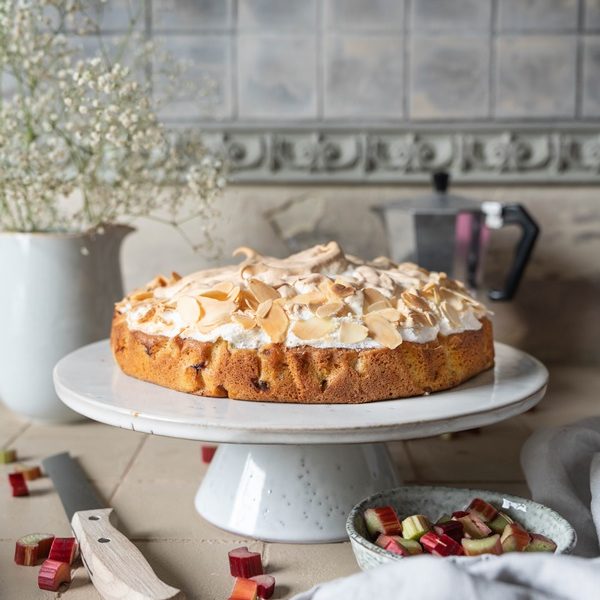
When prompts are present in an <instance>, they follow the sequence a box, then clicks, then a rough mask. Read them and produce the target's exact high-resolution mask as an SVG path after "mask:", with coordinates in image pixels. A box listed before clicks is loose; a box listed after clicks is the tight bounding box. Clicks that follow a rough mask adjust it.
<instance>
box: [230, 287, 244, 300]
mask: <svg viewBox="0 0 600 600" xmlns="http://www.w3.org/2000/svg"><path fill="white" fill-rule="evenodd" d="M240 289H241V288H240V286H239V285H234V286H233V287H232V288H231V289H230V290H229V292H228V293H227V299H228V300H233V301H234V302H237V300H238V298H239V295H240Z"/></svg>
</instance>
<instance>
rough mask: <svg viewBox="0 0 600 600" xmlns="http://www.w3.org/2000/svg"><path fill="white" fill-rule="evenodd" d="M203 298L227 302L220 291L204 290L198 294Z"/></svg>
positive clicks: (225, 295)
mask: <svg viewBox="0 0 600 600" xmlns="http://www.w3.org/2000/svg"><path fill="white" fill-rule="evenodd" d="M199 295H200V296H202V297H203V298H212V299H213V300H221V301H222V300H227V294H226V293H225V292H223V291H221V290H217V289H215V288H213V289H212V290H206V291H205V292H200V294H199Z"/></svg>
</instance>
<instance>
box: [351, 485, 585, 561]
mask: <svg viewBox="0 0 600 600" xmlns="http://www.w3.org/2000/svg"><path fill="white" fill-rule="evenodd" d="M476 497H478V498H483V499H484V500H487V501H488V502H491V503H492V504H493V505H494V506H496V507H498V508H501V510H502V511H503V512H505V513H506V514H508V515H509V516H510V517H512V518H513V519H514V520H515V521H518V522H519V523H521V524H522V525H523V526H524V527H525V528H526V529H527V530H528V531H532V532H535V533H541V534H542V535H545V536H547V537H549V538H551V539H553V540H554V541H555V542H556V544H557V549H556V552H557V553H559V554H569V553H570V552H572V550H573V548H574V547H575V543H576V541H577V535H576V534H575V530H574V529H573V527H571V525H570V524H569V523H568V522H567V521H566V520H565V519H563V518H562V517H561V516H560V515H559V514H558V513H557V512H555V511H553V510H551V509H550V508H548V507H547V506H543V505H541V504H538V503H537V502H533V501H532V500H526V499H525V498H519V497H518V496H511V495H509V494H501V493H499V492H491V491H487V490H471V489H466V488H447V487H433V486H427V485H406V486H402V487H398V488H395V489H393V490H387V491H385V492H380V493H378V494H375V495H373V496H369V497H368V498H365V499H364V500H363V501H362V502H360V503H359V504H357V505H356V506H355V507H354V508H353V509H352V511H351V512H350V515H349V516H348V521H347V522H346V531H347V532H348V535H349V536H350V542H351V543H352V550H353V551H354V555H355V556H356V560H357V562H358V565H359V567H360V568H361V569H363V570H364V571H366V570H367V569H372V568H373V567H377V566H379V565H382V564H385V563H388V562H391V561H394V560H399V559H401V558H402V557H401V556H398V555H396V554H392V553H391V552H388V551H387V550H384V549H383V548H379V546H376V545H375V544H373V543H372V542H370V541H369V539H368V537H367V529H366V526H365V522H364V519H363V513H364V511H365V510H366V509H367V508H374V507H376V506H386V505H390V506H393V507H394V508H395V509H396V511H397V512H398V516H399V517H400V519H403V518H405V517H407V516H409V515H414V514H424V515H427V516H428V517H430V518H432V519H437V518H438V517H440V516H441V515H443V514H447V513H451V512H453V511H456V510H461V509H462V508H464V507H465V506H467V505H468V504H469V502H470V501H471V500H472V499H473V498H476ZM484 557H485V558H486V559H488V558H494V557H493V556H492V555H484ZM447 560H453V557H448V559H447ZM454 560H455V559H454ZM462 560H464V558H463V559H462Z"/></svg>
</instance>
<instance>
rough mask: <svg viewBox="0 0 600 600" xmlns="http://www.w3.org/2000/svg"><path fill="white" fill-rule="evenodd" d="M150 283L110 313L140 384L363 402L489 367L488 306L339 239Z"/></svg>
mask: <svg viewBox="0 0 600 600" xmlns="http://www.w3.org/2000/svg"><path fill="white" fill-rule="evenodd" d="M238 254H241V255H243V257H244V258H243V260H242V261H241V263H239V264H237V265H230V266H226V267H222V268H218V269H209V270H204V271H198V272H197V273H193V274H191V275H187V276H186V277H181V276H179V275H178V274H176V273H174V274H173V275H172V276H171V277H170V278H165V277H162V276H159V277H156V278H155V279H154V280H153V281H152V282H150V283H149V284H148V285H147V286H146V287H144V288H143V289H138V290H135V291H134V292H132V293H131V294H129V295H128V296H127V297H125V298H124V299H123V300H122V301H121V302H119V303H118V304H117V305H116V308H115V314H114V320H113V325H112V334H111V346H112V350H113V354H114V356H115V359H116V361H117V363H118V364H119V365H120V367H121V369H122V370H123V371H124V372H125V373H127V374H128V375H131V376H133V377H136V378H139V379H143V380H145V381H149V382H152V383H156V384H158V385H162V386H165V387H168V388H172V389H175V390H179V391H182V392H189V393H192V394H198V395H202V396H219V397H229V398H236V399H242V400H259V401H270V402H299V403H360V402H373V401H377V400H385V399H390V398H402V397H408V396H417V395H422V394H428V393H430V392H435V391H437V390H443V389H447V388H451V387H453V386H456V385H458V384H460V383H461V382H463V381H465V380H467V379H469V378H470V377H473V376H474V375H476V374H477V373H480V372H481V371H484V370H485V369H488V368H490V367H491V366H492V365H493V362H494V347H493V340H492V325H491V323H490V320H489V318H488V317H489V314H488V311H487V310H486V308H485V306H483V305H482V304H481V303H480V302H478V301H477V300H476V299H475V298H473V297H472V296H471V295H470V294H469V293H468V292H467V290H466V289H465V286H464V285H463V284H462V283H460V282H458V281H455V280H453V279H450V278H449V277H447V276H446V274H444V273H436V272H430V271H427V270H425V269H422V268H420V267H418V266H417V265H415V264H412V263H402V264H396V263H394V262H392V261H391V260H389V259H387V258H377V259H375V260H373V261H370V262H369V261H363V260H360V259H358V258H355V257H354V256H350V255H346V254H344V252H343V251H342V249H341V248H340V246H339V245H338V244H337V243H335V242H330V243H329V244H324V245H319V246H315V247H313V248H310V249H308V250H305V251H303V252H299V253H297V254H293V255H292V256H289V257H288V258H285V259H278V258H272V257H269V256H262V255H260V254H258V253H257V252H255V251H254V250H251V249H249V248H239V249H238V250H237V251H236V252H235V253H234V255H238Z"/></svg>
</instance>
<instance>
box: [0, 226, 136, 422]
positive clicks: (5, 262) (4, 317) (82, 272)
mask: <svg viewBox="0 0 600 600" xmlns="http://www.w3.org/2000/svg"><path fill="white" fill-rule="evenodd" d="M131 231H133V229H132V228H130V227H127V226H123V225H113V226H107V227H105V228H104V231H103V233H97V232H88V233H82V234H61V233H8V232H0V401H2V402H4V404H6V405H7V406H8V407H9V408H10V409H11V410H13V411H14V412H16V413H18V414H20V415H23V416H25V417H27V418H29V419H31V420H34V421H42V422H46V423H68V422H71V421H76V420H80V419H81V418H82V417H81V416H80V415H79V414H77V413H75V412H73V411H71V410H70V409H69V408H67V407H66V406H65V405H64V404H63V403H62V402H61V401H60V400H59V399H58V397H57V395H56V393H55V392H54V385H53V383H52V370H53V368H54V365H55V364H56V363H57V361H58V360H59V359H60V358H62V357H63V356H64V355H65V354H68V353H69V352H71V351H73V350H76V349H77V348H79V347H80V346H83V345H85V344H89V343H91V342H94V341H97V340H100V339H102V338H105V337H108V335H109V333H110V324H111V319H112V314H113V309H114V306H113V305H114V303H115V302H116V301H118V300H119V299H121V298H122V296H123V284H122V280H121V268H120V260H119V256H120V248H121V242H122V241H123V238H124V237H125V236H126V235H127V234H128V233H130V232H131Z"/></svg>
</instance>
